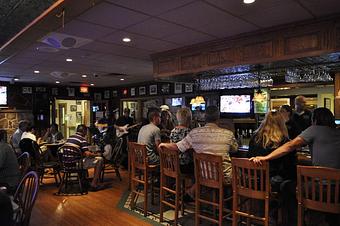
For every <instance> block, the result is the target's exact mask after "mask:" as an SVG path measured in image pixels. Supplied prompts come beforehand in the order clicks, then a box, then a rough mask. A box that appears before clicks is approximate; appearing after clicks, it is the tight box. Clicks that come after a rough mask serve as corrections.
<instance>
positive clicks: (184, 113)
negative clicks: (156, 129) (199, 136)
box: [170, 108, 194, 174]
mask: <svg viewBox="0 0 340 226" xmlns="http://www.w3.org/2000/svg"><path fill="white" fill-rule="evenodd" d="M176 118H177V121H178V125H177V126H176V127H175V128H174V129H173V130H172V131H171V133H170V142H171V143H177V142H179V141H181V140H183V138H184V137H186V136H187V135H188V133H189V132H190V128H189V126H190V123H191V119H192V114H191V111H190V109H188V108H180V109H178V111H177V113H176ZM179 163H180V168H181V172H182V173H186V174H189V173H190V174H193V173H194V165H193V157H192V154H191V153H190V152H180V153H179Z"/></svg>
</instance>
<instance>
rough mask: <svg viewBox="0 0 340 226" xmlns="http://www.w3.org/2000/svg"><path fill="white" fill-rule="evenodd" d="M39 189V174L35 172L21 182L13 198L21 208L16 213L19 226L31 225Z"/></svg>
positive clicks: (27, 175) (28, 174) (31, 172)
mask: <svg viewBox="0 0 340 226" xmlns="http://www.w3.org/2000/svg"><path fill="white" fill-rule="evenodd" d="M38 189H39V177H38V174H37V173H36V172H34V171H30V172H29V173H27V174H26V175H25V176H24V177H23V179H22V180H21V182H20V184H19V186H18V188H17V190H16V192H15V194H14V198H13V201H14V202H15V203H16V204H18V206H19V209H18V210H17V211H16V213H15V222H16V224H17V225H20V226H28V225H29V222H30V218H31V212H32V209H33V205H34V203H35V200H36V198H37V193H38Z"/></svg>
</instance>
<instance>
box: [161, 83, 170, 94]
mask: <svg viewBox="0 0 340 226" xmlns="http://www.w3.org/2000/svg"><path fill="white" fill-rule="evenodd" d="M161 92H162V94H169V93H170V84H162V86H161Z"/></svg>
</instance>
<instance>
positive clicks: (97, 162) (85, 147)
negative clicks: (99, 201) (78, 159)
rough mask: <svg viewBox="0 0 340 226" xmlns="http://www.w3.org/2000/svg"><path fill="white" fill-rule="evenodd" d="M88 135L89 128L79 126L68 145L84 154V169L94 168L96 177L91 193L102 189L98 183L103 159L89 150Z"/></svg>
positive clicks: (94, 177)
mask: <svg viewBox="0 0 340 226" xmlns="http://www.w3.org/2000/svg"><path fill="white" fill-rule="evenodd" d="M86 134H87V127H86V126H85V125H79V126H78V127H77V132H76V134H74V135H72V136H70V137H69V138H68V139H67V141H66V144H72V145H75V146H77V147H79V149H80V151H81V152H82V154H83V156H84V158H83V167H84V169H88V168H94V176H93V180H92V183H91V188H90V189H89V190H90V191H97V190H99V189H100V187H99V186H98V181H99V177H100V172H101V171H102V167H103V158H102V157H101V156H100V155H99V154H96V153H93V152H91V151H90V150H89V146H90V144H89V143H88V142H87V140H86V138H85V136H86Z"/></svg>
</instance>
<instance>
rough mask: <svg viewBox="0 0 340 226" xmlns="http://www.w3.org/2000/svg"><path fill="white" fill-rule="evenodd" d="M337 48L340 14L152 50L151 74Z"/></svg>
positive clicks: (194, 71) (242, 62) (339, 36)
mask: <svg viewBox="0 0 340 226" xmlns="http://www.w3.org/2000/svg"><path fill="white" fill-rule="evenodd" d="M226 29H227V28H226ZM339 50H340V15H337V16H332V17H327V18H323V19H319V20H312V21H305V22H300V23H294V24H290V25H285V26H280V27H275V28H271V29H265V30H260V31H256V32H252V33H248V34H244V35H239V36H236V37H230V38H226V39H222V40H217V41H213V42H206V43H200V44H197V45H193V46H190V47H184V48H181V49H176V50H170V51H166V52H162V53H158V54H154V55H152V59H153V66H154V75H155V76H156V77H165V76H172V75H180V74H187V73H196V72H200V71H205V70H210V69H216V68H223V67H230V66H236V65H244V64H258V63H266V62H273V61H279V60H288V59H294V58H299V57H307V56H318V55H320V54H325V53H332V52H335V51H339Z"/></svg>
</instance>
